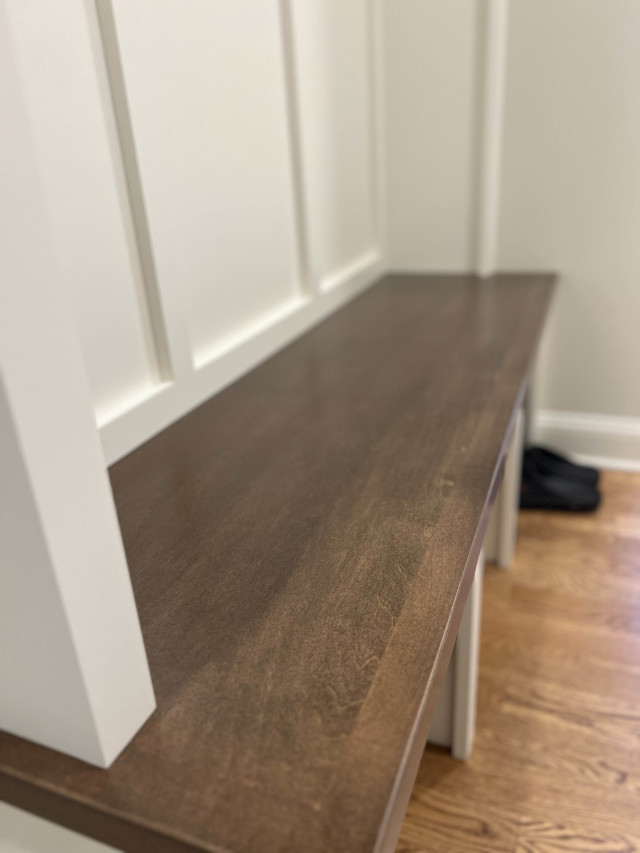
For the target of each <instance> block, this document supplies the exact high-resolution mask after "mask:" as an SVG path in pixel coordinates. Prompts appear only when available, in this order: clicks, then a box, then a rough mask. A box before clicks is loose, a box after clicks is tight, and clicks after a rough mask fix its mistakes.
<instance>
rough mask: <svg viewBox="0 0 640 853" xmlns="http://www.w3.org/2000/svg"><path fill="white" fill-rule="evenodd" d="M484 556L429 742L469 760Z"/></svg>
mask: <svg viewBox="0 0 640 853" xmlns="http://www.w3.org/2000/svg"><path fill="white" fill-rule="evenodd" d="M483 572H484V553H483V552H480V557H479V558H478V565H477V566H476V574H475V578H474V580H473V584H472V585H471V589H470V591H469V597H468V598H467V603H466V605H465V609H464V613H463V614H462V621H461V622H460V628H459V629H458V637H457V639H456V644H455V647H454V650H453V654H452V655H451V662H450V663H449V668H448V670H447V674H446V676H445V680H444V684H443V685H442V690H441V692H440V698H439V700H438V705H437V707H436V711H435V713H434V715H433V720H432V722H431V730H430V731H429V741H430V742H431V743H435V744H437V745H438V746H446V747H450V748H451V754H452V755H453V757H454V758H459V759H461V760H466V759H467V758H468V757H469V755H470V753H471V747H472V745H473V736H474V734H475V726H476V702H477V695H478V657H479V650H480V617H481V605H482V576H483Z"/></svg>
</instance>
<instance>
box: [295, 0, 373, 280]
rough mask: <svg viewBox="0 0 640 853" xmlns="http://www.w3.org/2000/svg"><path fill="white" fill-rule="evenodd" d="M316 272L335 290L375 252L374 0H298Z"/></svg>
mask: <svg viewBox="0 0 640 853" xmlns="http://www.w3.org/2000/svg"><path fill="white" fill-rule="evenodd" d="M290 10H291V15H292V33H293V44H294V68H295V78H296V86H295V89H296V101H297V111H298V117H299V122H300V143H301V161H302V172H303V181H302V186H303V191H302V192H303V197H304V203H305V211H306V220H307V229H308V248H309V256H310V265H311V274H312V278H313V280H314V282H315V283H316V285H320V286H321V287H328V286H329V287H330V286H331V285H332V284H335V283H336V282H337V281H339V280H340V278H341V272H342V271H345V270H348V269H349V268H351V267H353V265H354V264H356V265H357V264H358V262H360V261H365V260H366V259H367V257H368V259H369V260H371V257H372V255H373V254H374V253H375V252H376V250H377V245H376V243H377V235H376V218H375V217H376V212H375V197H376V190H375V180H376V178H375V174H376V171H375V170H376V162H375V138H374V121H375V119H374V114H373V110H374V97H373V74H372V71H373V62H374V57H373V54H372V49H373V31H372V3H371V0H350V2H348V3H345V2H344V0H302V2H298V0H293V2H290Z"/></svg>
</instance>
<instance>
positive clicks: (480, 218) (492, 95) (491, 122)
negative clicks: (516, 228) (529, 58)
mask: <svg viewBox="0 0 640 853" xmlns="http://www.w3.org/2000/svg"><path fill="white" fill-rule="evenodd" d="M484 2H485V4H486V7H485V10H486V17H485V43H484V79H483V87H482V95H481V97H482V100H483V103H482V111H481V127H480V156H479V175H478V184H479V186H478V211H477V257H476V270H477V273H478V275H479V276H482V277H483V278H487V277H489V276H491V275H493V274H494V273H495V271H496V267H497V262H498V238H499V216H500V179H501V166H502V137H503V124H504V101H505V83H506V70H507V36H508V14H509V0H484Z"/></svg>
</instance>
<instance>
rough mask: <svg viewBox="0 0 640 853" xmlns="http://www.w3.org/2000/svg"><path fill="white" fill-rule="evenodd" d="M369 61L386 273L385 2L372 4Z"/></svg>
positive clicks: (378, 230)
mask: <svg viewBox="0 0 640 853" xmlns="http://www.w3.org/2000/svg"><path fill="white" fill-rule="evenodd" d="M370 2H371V7H370V12H369V16H370V22H369V23H370V61H371V86H370V92H371V101H372V114H373V119H372V122H371V136H372V143H373V171H374V175H373V190H374V218H375V225H374V227H375V239H376V246H377V248H378V253H379V255H380V258H381V261H382V264H383V267H384V268H385V270H386V267H387V260H388V223H387V205H388V201H387V179H388V174H387V148H386V138H387V130H386V127H387V115H386V102H385V60H384V58H385V44H384V15H383V2H384V0H370Z"/></svg>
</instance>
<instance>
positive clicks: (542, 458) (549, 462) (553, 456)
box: [524, 447, 600, 486]
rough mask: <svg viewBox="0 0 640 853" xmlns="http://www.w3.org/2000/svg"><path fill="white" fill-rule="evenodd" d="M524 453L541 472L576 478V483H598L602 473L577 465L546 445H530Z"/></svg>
mask: <svg viewBox="0 0 640 853" xmlns="http://www.w3.org/2000/svg"><path fill="white" fill-rule="evenodd" d="M524 455H525V459H527V460H529V461H531V462H533V463H534V464H535V466H536V468H537V469H538V470H539V471H540V473H541V474H544V475H546V476H549V477H562V478H563V479H567V480H574V481H575V482H576V483H584V484H585V485H587V486H597V485H598V479H599V477H600V474H599V472H598V471H596V469H595V468H589V467H588V466H586V465H576V464H575V463H574V462H569V460H568V459H566V458H565V457H564V456H560V454H559V453H554V452H553V451H552V450H549V449H548V448H546V447H529V448H527V450H525V452H524Z"/></svg>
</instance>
